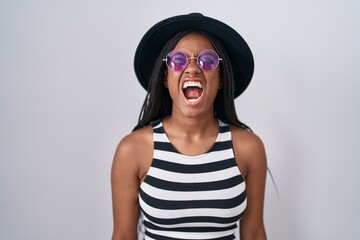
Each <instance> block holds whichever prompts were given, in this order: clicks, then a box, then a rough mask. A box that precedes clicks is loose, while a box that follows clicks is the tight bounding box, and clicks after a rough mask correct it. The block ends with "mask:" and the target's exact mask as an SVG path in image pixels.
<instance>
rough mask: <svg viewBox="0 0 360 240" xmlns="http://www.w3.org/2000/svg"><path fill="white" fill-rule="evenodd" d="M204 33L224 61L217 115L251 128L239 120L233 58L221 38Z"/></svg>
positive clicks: (236, 124) (216, 108)
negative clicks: (235, 98)
mask: <svg viewBox="0 0 360 240" xmlns="http://www.w3.org/2000/svg"><path fill="white" fill-rule="evenodd" d="M200 33H201V34H202V35H204V36H205V37H206V38H207V39H208V40H209V41H210V43H211V44H212V45H213V47H214V48H215V51H216V52H217V53H218V54H219V55H220V56H221V58H222V59H223V61H221V64H220V68H221V71H220V72H221V81H222V89H220V90H219V92H218V95H217V96H216V98H215V102H214V109H215V113H214V114H215V117H216V118H219V119H221V120H224V121H227V122H228V123H230V124H233V125H235V126H238V127H241V128H245V129H248V130H251V129H250V128H249V127H248V126H247V125H246V124H244V123H242V122H240V121H239V119H238V117H237V114H236V109H235V102H234V96H235V82H234V81H235V79H234V74H233V69H232V65H231V60H230V58H229V55H228V53H227V52H226V50H225V48H224V47H223V45H222V44H221V42H220V41H219V40H217V39H216V38H215V37H213V36H211V35H210V34H208V33H206V32H200ZM240 80H241V79H240Z"/></svg>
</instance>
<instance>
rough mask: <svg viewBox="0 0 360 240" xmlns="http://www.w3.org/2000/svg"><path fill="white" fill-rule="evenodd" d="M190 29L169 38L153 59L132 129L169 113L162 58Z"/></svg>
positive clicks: (169, 99) (169, 103) (170, 106)
mask: <svg viewBox="0 0 360 240" xmlns="http://www.w3.org/2000/svg"><path fill="white" fill-rule="evenodd" d="M189 33H190V31H184V32H179V33H178V34H176V35H175V36H174V37H173V38H171V39H170V40H169V41H168V42H167V43H166V44H165V45H164V48H163V49H162V50H161V52H160V54H159V56H158V58H157V59H156V61H155V65H154V70H153V72H152V74H151V77H150V81H149V86H148V89H147V94H146V97H145V101H144V103H143V105H142V108H141V112H140V116H139V120H138V124H137V125H136V126H135V128H134V129H133V131H135V130H136V129H139V128H142V127H144V126H146V125H148V124H150V123H151V122H152V121H154V120H157V119H160V118H163V117H165V116H168V115H170V114H171V109H172V100H171V97H170V94H169V92H168V90H167V89H166V88H165V86H164V78H165V64H164V63H163V59H164V58H165V56H166V54H168V52H170V51H171V50H172V49H174V48H175V46H176V44H177V43H178V42H179V41H180V40H181V39H182V38H183V37H184V36H185V35H187V34H189Z"/></svg>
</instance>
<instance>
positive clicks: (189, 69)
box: [185, 57, 201, 75]
mask: <svg viewBox="0 0 360 240" xmlns="http://www.w3.org/2000/svg"><path fill="white" fill-rule="evenodd" d="M185 72H186V73H188V74H190V75H194V74H199V73H200V72H201V69H200V67H199V66H198V64H197V58H196V57H191V58H189V64H188V65H187V66H186V68H185Z"/></svg>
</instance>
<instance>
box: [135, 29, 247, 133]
mask: <svg viewBox="0 0 360 240" xmlns="http://www.w3.org/2000/svg"><path fill="white" fill-rule="evenodd" d="M194 32H195V33H200V34H202V35H204V36H205V37H206V38H207V39H208V40H209V41H210V43H211V44H212V45H213V47H214V49H215V51H216V52H217V53H218V54H219V55H220V56H221V58H222V59H223V61H221V62H220V65H219V66H220V77H221V79H222V88H221V89H219V91H218V93H217V96H216V98H215V101H214V117H215V118H218V119H220V120H221V121H224V122H227V123H229V124H232V125H235V126H238V127H241V128H244V129H248V130H250V128H249V127H248V126H246V125H245V124H244V123H242V122H240V121H239V119H238V118H237V115H236V111H235V102H234V94H235V84H234V75H233V70H232V66H231V61H230V58H229V55H228V54H227V52H226V50H225V48H224V47H223V45H222V44H221V43H220V41H219V40H217V39H216V38H214V37H213V36H211V35H210V34H209V33H206V32H202V31H193V30H188V31H183V32H179V33H177V34H176V35H175V36H174V37H172V38H171V39H169V40H168V42H167V43H166V44H165V46H164V48H163V49H162V50H161V52H160V54H159V56H158V58H157V59H156V61H155V66H154V70H153V72H152V74H151V77H150V81H149V86H148V89H147V94H146V97H145V100H144V103H143V105H142V108H141V112H140V116H139V120H138V124H137V125H136V126H135V128H134V129H133V131H135V130H137V129H139V128H142V127H144V126H146V125H148V124H150V123H151V122H152V121H155V120H158V119H162V118H164V117H166V116H169V115H171V110H172V100H171V97H170V94H169V91H168V90H167V89H166V88H165V86H164V79H165V71H166V69H165V68H166V65H165V64H164V63H163V59H164V58H165V56H166V54H168V53H169V52H170V51H171V50H173V49H174V48H175V46H176V44H177V43H178V42H179V41H180V40H181V39H182V38H183V37H185V36H186V35H188V34H189V33H194Z"/></svg>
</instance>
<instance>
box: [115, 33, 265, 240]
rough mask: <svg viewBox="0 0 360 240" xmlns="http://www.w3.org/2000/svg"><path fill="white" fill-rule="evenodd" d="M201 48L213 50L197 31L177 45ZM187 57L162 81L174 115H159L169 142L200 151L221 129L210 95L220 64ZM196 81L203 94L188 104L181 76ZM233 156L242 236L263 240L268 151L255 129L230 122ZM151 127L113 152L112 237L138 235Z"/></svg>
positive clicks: (190, 50)
mask: <svg viewBox="0 0 360 240" xmlns="http://www.w3.org/2000/svg"><path fill="white" fill-rule="evenodd" d="M204 49H213V47H212V45H211V43H210V42H209V41H208V39H207V38H205V37H204V36H202V35H200V34H195V33H191V34H188V35H186V36H185V37H184V38H183V39H181V40H180V41H179V43H178V44H177V45H176V47H175V50H181V51H184V52H185V53H186V54H187V55H188V56H189V57H196V56H197V55H198V54H199V53H200V52H201V51H202V50H204ZM195 61H196V60H191V61H190V63H189V65H188V66H187V67H186V68H185V69H184V70H183V71H182V72H174V71H171V70H168V71H167V73H166V79H165V81H164V84H165V86H166V88H167V89H168V90H169V93H170V96H171V98H172V101H173V108H172V114H171V115H170V116H168V117H167V118H165V119H164V120H163V125H164V129H165V131H166V133H167V136H168V138H169V139H170V141H171V143H172V144H173V145H174V146H175V147H176V148H177V150H178V151H179V152H181V153H182V154H186V155H198V154H202V153H204V152H206V151H207V150H208V149H209V148H210V147H211V146H212V145H213V143H214V141H215V139H216V136H217V134H218V131H219V126H218V123H217V120H216V119H215V118H214V115H213V112H214V106H213V103H214V99H215V97H216V94H217V91H218V89H220V88H221V80H220V70H219V69H220V68H216V69H215V70H213V71H207V72H205V71H202V70H201V69H200V68H199V67H198V66H197V64H196V62H195ZM189 80H195V81H200V82H201V84H202V86H203V93H202V97H201V99H200V100H199V101H198V102H197V103H196V104H193V103H189V102H187V101H186V98H185V97H184V94H183V91H182V86H183V83H184V81H189ZM230 128H231V133H232V141H233V146H234V153H235V159H236V162H237V164H238V167H239V170H240V172H241V173H242V176H243V178H244V179H245V183H246V191H247V207H246V210H245V212H244V215H243V218H242V219H241V221H240V226H241V228H240V236H241V239H242V240H264V239H266V233H265V228H264V223H263V205H264V192H265V179H266V169H267V164H266V155H265V149H264V146H263V143H262V141H261V139H260V138H259V137H258V136H256V135H255V134H254V133H251V132H249V131H247V130H244V129H241V128H239V127H236V126H231V127H230ZM153 147H154V146H153V132H152V127H151V126H146V127H144V128H142V129H139V130H137V131H134V132H132V133H131V134H129V135H127V136H126V137H124V138H123V139H122V140H121V141H120V143H119V145H118V147H117V149H116V152H115V156H114V160H113V165H112V172H111V182H112V196H113V215H114V231H113V237H112V239H113V240H136V239H137V223H138V217H139V211H140V210H139V204H138V189H139V186H140V184H141V182H142V181H143V180H144V178H145V176H146V173H147V171H148V169H149V168H150V166H151V163H152V156H153Z"/></svg>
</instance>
